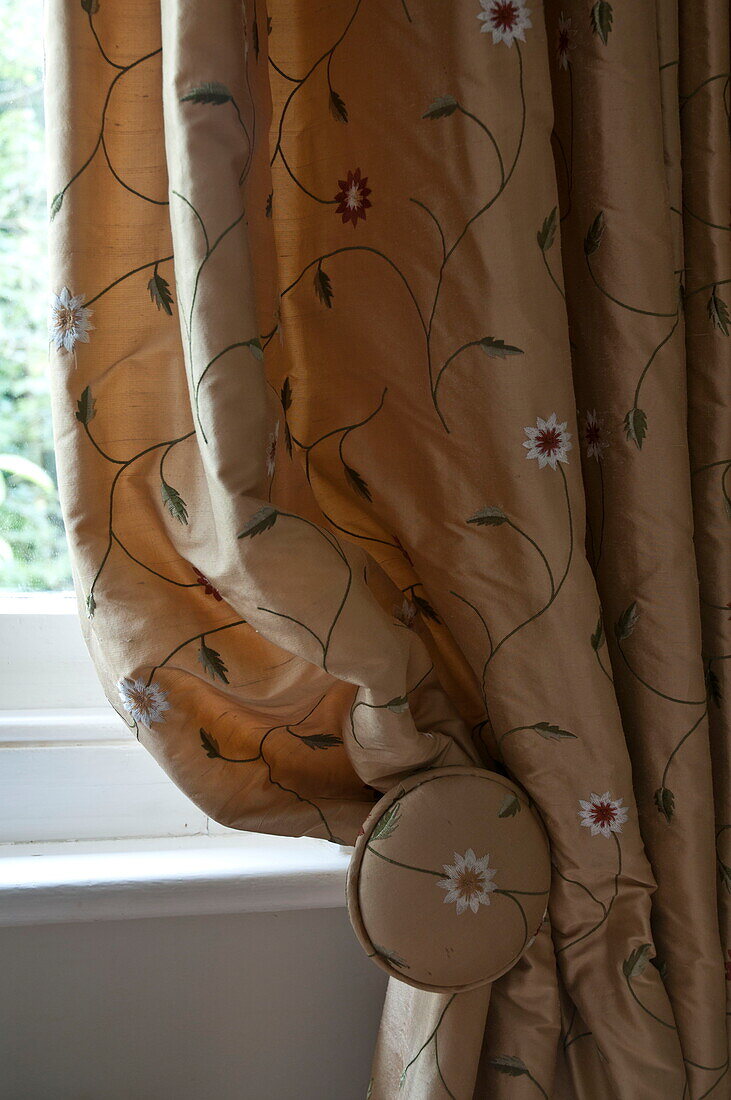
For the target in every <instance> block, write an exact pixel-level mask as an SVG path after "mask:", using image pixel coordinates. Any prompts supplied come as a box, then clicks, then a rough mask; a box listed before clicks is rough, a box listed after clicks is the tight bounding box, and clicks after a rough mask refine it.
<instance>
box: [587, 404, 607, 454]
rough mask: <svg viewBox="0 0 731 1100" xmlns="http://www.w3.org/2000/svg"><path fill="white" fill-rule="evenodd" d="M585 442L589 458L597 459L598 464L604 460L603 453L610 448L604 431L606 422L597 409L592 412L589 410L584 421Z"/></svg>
mask: <svg viewBox="0 0 731 1100" xmlns="http://www.w3.org/2000/svg"><path fill="white" fill-rule="evenodd" d="M584 442H585V443H586V453H587V455H588V457H589V458H595V459H596V460H597V462H601V460H602V451H606V449H607V447H608V446H609V442H608V440H607V436H606V432H605V431H604V420H603V419H602V417H601V416H598V415H597V412H596V409H592V410H591V411H589V410H587V412H586V416H585V420H584Z"/></svg>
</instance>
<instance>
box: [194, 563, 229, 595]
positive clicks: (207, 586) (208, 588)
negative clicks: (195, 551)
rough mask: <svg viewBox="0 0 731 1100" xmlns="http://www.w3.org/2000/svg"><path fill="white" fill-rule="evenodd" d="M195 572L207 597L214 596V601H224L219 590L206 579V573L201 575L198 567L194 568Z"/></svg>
mask: <svg viewBox="0 0 731 1100" xmlns="http://www.w3.org/2000/svg"><path fill="white" fill-rule="evenodd" d="M193 572H194V573H195V575H196V577H197V578H198V584H199V585H200V586H201V587H202V588H203V590H204V592H205V594H206V596H213V598H214V600H219V601H220V600H222V599H223V597H222V595H221V593H220V592H219V591H218V589H217V588H215V587H214V586H213V585H212V584H211V582H210V581H209V580H208V577H206V576H205V574H204V573H201V571H200V569H196V567H195V566H193Z"/></svg>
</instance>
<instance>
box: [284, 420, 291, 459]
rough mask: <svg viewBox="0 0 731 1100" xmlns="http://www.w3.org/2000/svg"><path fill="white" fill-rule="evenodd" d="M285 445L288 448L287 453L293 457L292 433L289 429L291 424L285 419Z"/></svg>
mask: <svg viewBox="0 0 731 1100" xmlns="http://www.w3.org/2000/svg"><path fill="white" fill-rule="evenodd" d="M284 445H285V447H286V448H287V454H288V455H289V457H290V458H291V457H292V433H291V431H290V430H289V424H288V423H287V421H286V420H285V421H284Z"/></svg>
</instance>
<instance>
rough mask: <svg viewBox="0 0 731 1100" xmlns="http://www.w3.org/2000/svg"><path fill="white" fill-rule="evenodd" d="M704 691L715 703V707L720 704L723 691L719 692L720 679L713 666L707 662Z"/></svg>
mask: <svg viewBox="0 0 731 1100" xmlns="http://www.w3.org/2000/svg"><path fill="white" fill-rule="evenodd" d="M705 681H706V693H707V695H708V698H709V699H710V700H711V702H713V703H715V704H716V706H717V707H720V706H721V703H722V702H723V693H722V692H721V681H720V680H719V678H718V676H717V675H716V673H715V672H714V670H713V666H712V664H711V663H710V661H709V662H708V665H707V666H706V674H705Z"/></svg>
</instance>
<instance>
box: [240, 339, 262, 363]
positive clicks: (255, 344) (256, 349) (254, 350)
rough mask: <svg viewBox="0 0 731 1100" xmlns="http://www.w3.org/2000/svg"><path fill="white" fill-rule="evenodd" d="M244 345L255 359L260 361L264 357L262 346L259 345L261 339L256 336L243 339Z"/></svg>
mask: <svg viewBox="0 0 731 1100" xmlns="http://www.w3.org/2000/svg"><path fill="white" fill-rule="evenodd" d="M244 347H247V348H248V349H249V351H250V352H251V354H252V355H253V356H254V358H255V359H258V360H259V362H261V361H262V360H263V358H264V348H263V347H262V346H261V340H260V339H259V337H258V336H254V338H253V339H252V340H245V341H244Z"/></svg>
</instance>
